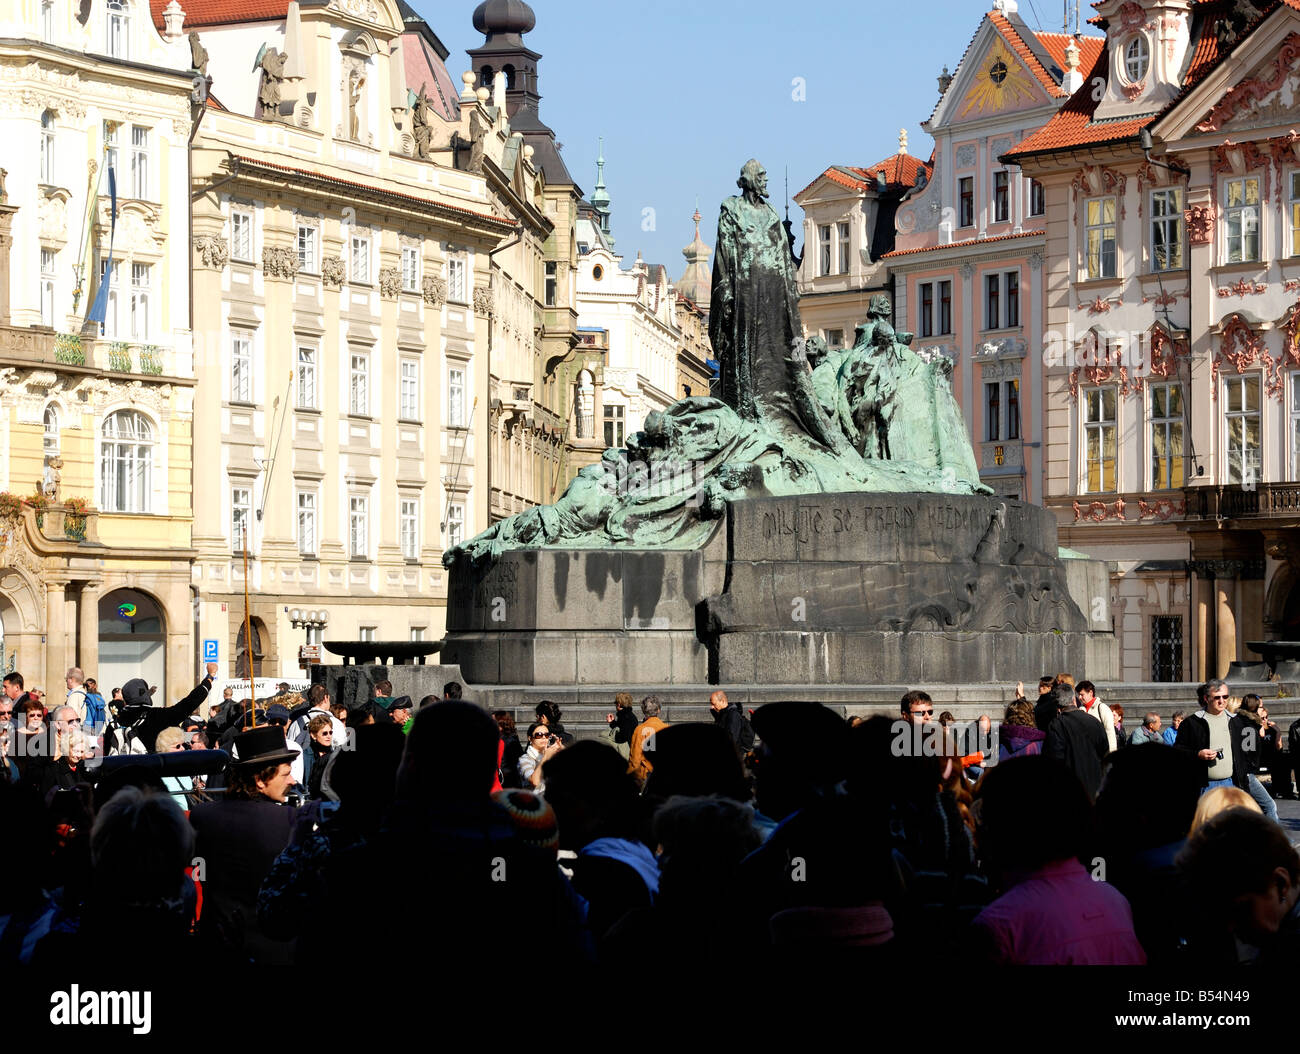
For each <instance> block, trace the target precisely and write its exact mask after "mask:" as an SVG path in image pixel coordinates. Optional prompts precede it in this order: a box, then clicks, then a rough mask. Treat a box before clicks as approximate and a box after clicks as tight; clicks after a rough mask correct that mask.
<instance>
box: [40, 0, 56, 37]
mask: <svg viewBox="0 0 1300 1054" xmlns="http://www.w3.org/2000/svg"><path fill="white" fill-rule="evenodd" d="M41 39H42V40H43V41H45V43H47V44H53V43H54V0H41Z"/></svg>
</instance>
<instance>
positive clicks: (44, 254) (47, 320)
mask: <svg viewBox="0 0 1300 1054" xmlns="http://www.w3.org/2000/svg"><path fill="white" fill-rule="evenodd" d="M54 281H55V270H54V253H52V252H51V251H50V250H49V249H42V250H41V325H42V326H48V327H50V328H51V329H53V328H54Z"/></svg>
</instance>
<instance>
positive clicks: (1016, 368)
mask: <svg viewBox="0 0 1300 1054" xmlns="http://www.w3.org/2000/svg"><path fill="white" fill-rule="evenodd" d="M1102 44H1103V40H1102V38H1100V37H1074V36H1069V35H1065V34H1061V33H1035V32H1033V31H1032V30H1030V29H1029V27H1028V26H1027V25H1026V24H1025V22H1024V21H1023V20H1022V19H1021V17H1020V15H1019V13H1018V12H1017V9H1016V3H1015V0H997V3H995V5H994V9H993V10H992V11H990V12H989V13H988V14H986V15H985V16H984V18H983V19H982V20H981V21H980V24H979V27H978V28H977V29H976V31H975V34H974V36H973V37H972V39H971V42H970V44H969V45H968V47H967V49H966V52H965V54H964V55H963V56H962V58H961V61H960V63H959V64H958V65H957V68H956V71H955V72H954V73H952V74H949V73H948V72H947V68H946V67H945V70H944V75H943V76H941V77H940V78H939V86H940V99H939V102H938V104H937V105H936V106H935V109H934V112H933V113H932V114H931V115H930V118H929V119H928V120H927V121H926V122H925V123H924V124H923V125H922V128H924V129H925V131H927V132H928V133H929V134H930V135H931V136H933V137H934V155H933V170H932V172H931V174H930V175H931V178H930V179H928V180H926V181H923V182H921V183H920V184H919V185H918V186H916V187H915V188H914V189H909V190H908V191H907V192H906V194H905V196H904V198H903V201H902V202H901V204H899V205H898V207H897V211H896V213H895V214H894V222H895V225H896V227H897V240H896V244H895V246H894V247H893V248H892V251H890V252H887V253H886V254H885V255H884V258H883V260H882V264H883V265H885V266H888V267H889V268H890V269H891V271H892V276H893V284H894V292H895V297H894V313H895V320H896V321H895V325H896V327H897V328H899V329H902V330H906V331H908V332H911V333H914V334H915V338H914V340H913V342H912V347H913V349H914V350H916V351H917V352H919V353H920V354H922V355H923V356H926V357H933V356H935V355H944V356H947V357H948V358H949V359H951V361H952V363H953V378H952V384H953V393H954V395H955V396H956V397H957V401H958V403H959V405H960V406H961V407H962V410H963V414H964V416H965V418H966V422H967V426H968V427H969V428H970V434H971V448H972V449H973V450H974V451H975V456H976V462H977V464H978V465H979V469H980V479H981V480H982V481H983V482H984V483H986V484H987V485H988V486H990V487H992V488H993V490H994V491H995V492H997V493H999V494H1005V495H1007V496H1009V497H1014V498H1020V499H1024V500H1028V501H1040V500H1041V499H1042V496H1043V484H1042V468H1043V459H1042V442H1041V441H1042V437H1043V427H1044V405H1043V401H1042V399H1041V398H1040V394H1039V393H1040V392H1041V390H1042V385H1043V375H1042V357H1041V353H1042V346H1043V339H1042V334H1043V329H1044V327H1043V310H1042V309H1043V283H1042V267H1043V259H1044V250H1045V247H1046V237H1047V235H1046V226H1047V217H1046V209H1045V203H1044V198H1043V186H1042V184H1041V183H1039V182H1036V181H1035V180H1033V179H1031V178H1028V177H1027V176H1026V175H1024V174H1022V173H1021V172H1020V171H1018V170H1017V169H1016V168H1015V167H1014V166H1012V165H1008V164H1006V163H1005V162H1003V161H1002V160H1001V159H1000V155H1001V154H1004V153H1005V152H1006V151H1007V150H1009V149H1010V148H1011V146H1012V145H1013V144H1015V143H1017V142H1019V141H1020V140H1022V139H1023V138H1024V137H1025V136H1026V135H1027V134H1029V133H1030V132H1032V131H1034V130H1035V129H1037V128H1039V127H1041V126H1042V125H1043V124H1045V123H1046V122H1047V121H1048V119H1049V118H1051V117H1052V116H1053V115H1054V114H1055V113H1056V111H1057V110H1058V109H1060V107H1061V106H1062V105H1063V104H1064V103H1065V102H1066V100H1067V99H1069V97H1070V95H1071V94H1072V92H1073V91H1074V89H1075V88H1077V87H1078V86H1079V85H1080V84H1081V83H1082V74H1081V73H1080V72H1079V70H1080V67H1081V66H1086V67H1091V65H1092V63H1093V62H1094V61H1095V59H1096V57H1097V55H1098V54H1099V53H1100V51H1101V48H1102Z"/></svg>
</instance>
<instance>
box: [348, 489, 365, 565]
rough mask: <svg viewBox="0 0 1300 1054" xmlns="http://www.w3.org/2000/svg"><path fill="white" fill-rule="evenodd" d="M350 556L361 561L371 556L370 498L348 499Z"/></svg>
mask: <svg viewBox="0 0 1300 1054" xmlns="http://www.w3.org/2000/svg"><path fill="white" fill-rule="evenodd" d="M348 554H349V555H350V556H352V557H353V558H354V559H359V560H364V559H366V558H367V557H369V555H370V499H369V498H362V497H352V498H348Z"/></svg>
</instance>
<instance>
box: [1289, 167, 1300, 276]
mask: <svg viewBox="0 0 1300 1054" xmlns="http://www.w3.org/2000/svg"><path fill="white" fill-rule="evenodd" d="M1291 255H1292V256H1300V172H1292V173H1291Z"/></svg>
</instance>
